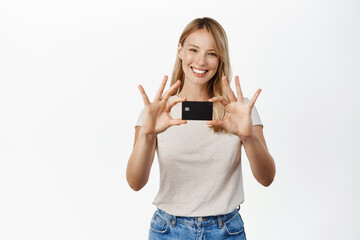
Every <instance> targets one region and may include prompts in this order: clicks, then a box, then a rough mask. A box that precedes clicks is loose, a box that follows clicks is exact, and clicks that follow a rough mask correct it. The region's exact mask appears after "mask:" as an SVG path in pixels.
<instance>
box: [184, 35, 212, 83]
mask: <svg viewBox="0 0 360 240" xmlns="http://www.w3.org/2000/svg"><path fill="white" fill-rule="evenodd" d="M178 54H179V57H180V58H182V68H183V71H184V73H185V81H190V82H192V83H193V84H196V85H203V84H206V83H207V82H208V81H209V80H210V79H211V78H212V77H213V76H214V75H215V73H216V71H217V68H218V65H219V58H218V56H217V54H216V52H215V48H214V45H213V37H212V36H211V34H210V33H209V32H208V31H207V30H206V29H201V30H198V31H195V32H193V33H191V34H190V35H189V36H188V37H187V38H186V40H185V42H184V45H183V46H181V44H180V43H179V47H178Z"/></svg>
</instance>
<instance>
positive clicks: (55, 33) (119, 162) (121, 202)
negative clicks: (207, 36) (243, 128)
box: [0, 0, 360, 240]
mask: <svg viewBox="0 0 360 240" xmlns="http://www.w3.org/2000/svg"><path fill="white" fill-rule="evenodd" d="M359 10H360V4H359V2H358V1H355V0H354V1H350V0H348V1H344V0H341V1H340V0H338V1H336V0H333V1H325V0H323V1H313V0H307V1H289V0H282V1H281V0H275V1H224V2H223V3H220V2H219V1H209V0H207V1H131V2H130V1H127V2H122V1H118V0H117V1H115V0H113V1H110V0H105V1H81V0H65V1H56V2H55V1H45V0H44V1H40V0H34V1H24V0H23V1H10V0H3V1H1V2H0V34H1V35H0V79H1V82H0V115H1V117H0V239H1V240H13V239H16V240H18V239H19V240H20V239H36V240H40V239H44V240H45V239H46V240H48V239H56V240H57V239H61V240H62V239H69V240H70V239H71V240H72V239H74V240H79V239H91V240H92V239H147V236H148V230H149V225H150V220H151V217H152V214H153V212H154V211H155V210H156V208H155V206H154V205H152V204H151V202H152V200H153V199H154V197H155V195H156V193H157V190H158V184H159V172H158V163H157V158H155V161H154V164H153V168H152V171H151V175H150V179H149V182H148V184H147V185H146V186H145V187H144V188H143V189H142V190H141V191H139V192H134V191H133V190H131V188H130V187H129V186H128V184H127V182H126V177H125V170H126V164H127V161H128V159H129V156H130V154H131V151H132V146H133V140H134V124H135V122H136V119H137V117H138V114H139V112H140V110H141V109H142V107H143V102H142V98H141V95H140V93H139V91H138V88H137V86H138V84H142V85H143V86H144V88H145V90H146V91H147V93H148V95H149V97H150V99H153V97H154V96H155V93H156V91H157V89H158V87H159V84H160V82H161V80H162V78H163V76H164V75H168V76H171V73H172V67H173V64H174V62H175V57H176V47H177V41H178V39H179V37H180V34H181V32H182V30H183V29H184V27H185V26H186V25H187V24H188V23H189V22H190V21H191V20H193V19H194V18H197V17H204V16H209V17H212V18H214V19H216V20H217V21H218V22H219V23H220V24H221V25H222V26H223V27H224V29H225V30H226V32H227V34H228V38H229V44H230V56H231V64H232V68H233V73H234V75H235V74H236V75H239V76H240V83H241V85H242V88H243V92H244V95H245V96H247V97H252V95H253V94H254V93H255V91H256V90H257V89H258V88H261V89H262V92H261V94H260V96H259V98H258V100H257V102H256V107H257V109H258V111H259V114H260V116H261V119H262V121H263V123H264V134H265V138H266V141H267V144H268V148H269V151H270V153H271V154H272V156H273V157H274V159H275V162H276V167H277V173H276V177H275V181H274V182H273V184H272V185H271V186H270V187H268V188H265V187H263V186H261V185H260V184H259V183H257V182H256V180H255V179H254V177H253V176H252V174H251V171H250V167H249V164H248V160H247V159H246V155H245V153H244V151H243V156H244V158H243V171H244V182H245V183H244V187H245V202H244V203H243V204H242V206H241V211H240V213H241V215H242V217H243V219H244V222H245V230H246V234H247V237H248V239H256V240H260V239H360V230H359V229H360V228H359V224H360V207H359V205H358V203H359V202H360V188H359V186H358V184H359V182H360V175H359V173H358V172H359V170H360V164H359V160H360V159H359V154H358V152H359V141H358V136H359V133H360V131H359V130H360V129H359V120H360V112H359V104H360V97H359V94H358V91H359V90H360V88H359V80H360V79H359V77H360V70H359V69H360V68H359V67H360V64H359V63H360V57H359V56H360V48H359V42H360V17H359V14H358V13H359ZM232 86H234V82H232Z"/></svg>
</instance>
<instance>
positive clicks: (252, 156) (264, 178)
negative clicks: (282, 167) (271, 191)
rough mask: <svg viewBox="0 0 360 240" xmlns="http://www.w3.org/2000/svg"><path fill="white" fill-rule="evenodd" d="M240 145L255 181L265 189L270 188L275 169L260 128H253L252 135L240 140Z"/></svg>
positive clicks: (257, 126)
mask: <svg viewBox="0 0 360 240" xmlns="http://www.w3.org/2000/svg"><path fill="white" fill-rule="evenodd" d="M242 143H243V145H244V148H245V152H246V156H247V158H248V160H249V162H250V168H251V171H252V173H253V175H254V177H255V179H256V180H257V181H258V182H259V183H261V184H262V185H263V186H265V187H268V186H270V184H271V183H272V182H273V180H274V177H275V172H276V169H275V162H274V159H273V158H272V156H271V155H270V153H269V151H268V149H267V146H266V143H265V138H264V134H263V129H262V126H259V125H256V126H253V131H252V135H251V136H249V137H246V138H245V139H242Z"/></svg>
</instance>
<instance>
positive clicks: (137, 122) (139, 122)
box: [135, 107, 145, 127]
mask: <svg viewBox="0 0 360 240" xmlns="http://www.w3.org/2000/svg"><path fill="white" fill-rule="evenodd" d="M144 113H145V107H144V108H143V109H142V110H141V112H140V114H139V117H138V119H137V121H136V124H135V127H137V126H142V121H143V118H144Z"/></svg>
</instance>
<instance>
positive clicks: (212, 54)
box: [209, 52, 217, 57]
mask: <svg viewBox="0 0 360 240" xmlns="http://www.w3.org/2000/svg"><path fill="white" fill-rule="evenodd" d="M209 54H210V55H211V56H214V57H216V56H217V55H216V53H213V52H211V53H209Z"/></svg>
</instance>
